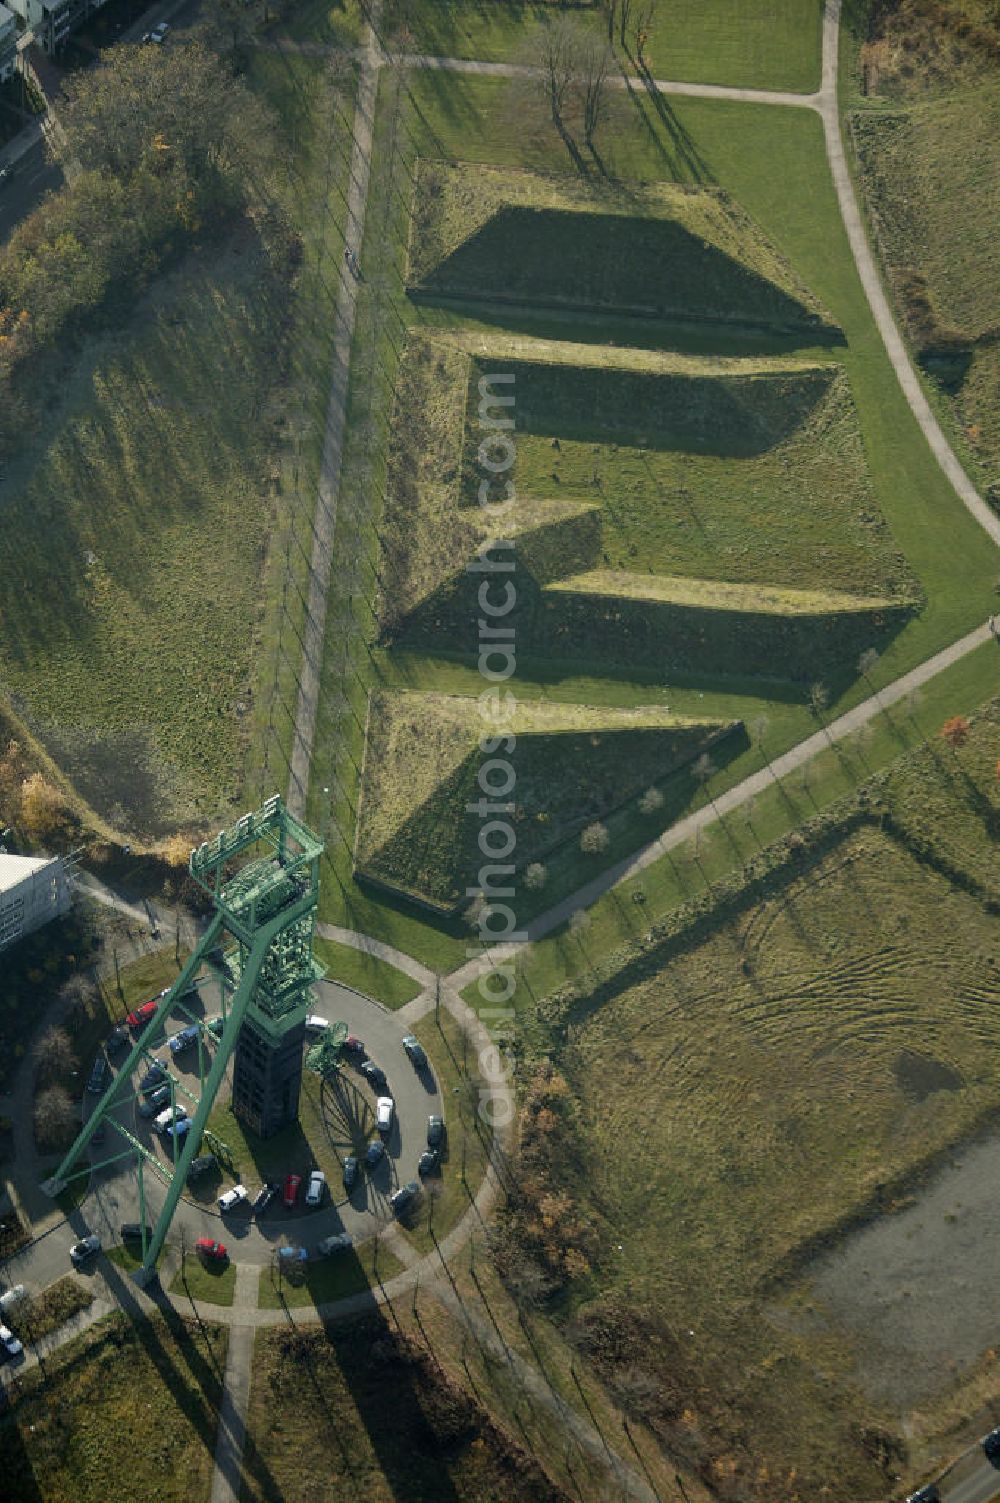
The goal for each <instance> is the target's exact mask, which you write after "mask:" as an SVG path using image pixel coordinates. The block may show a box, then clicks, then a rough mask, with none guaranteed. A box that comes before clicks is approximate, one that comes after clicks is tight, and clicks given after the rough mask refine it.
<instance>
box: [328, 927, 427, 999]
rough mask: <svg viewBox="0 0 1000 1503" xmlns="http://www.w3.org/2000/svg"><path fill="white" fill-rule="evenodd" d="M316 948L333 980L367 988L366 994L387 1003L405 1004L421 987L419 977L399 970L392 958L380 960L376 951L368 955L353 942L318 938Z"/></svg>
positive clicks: (355, 987)
mask: <svg viewBox="0 0 1000 1503" xmlns="http://www.w3.org/2000/svg"><path fill="white" fill-rule="evenodd" d="M313 951H314V953H315V954H316V956H317V957H318V959H320V960H321V961H322V962H323V964H324V965H325V966H326V967H327V977H328V979H329V980H331V981H342V982H343V983H344V985H345V986H351V987H353V988H354V990H355V991H358V992H363V993H364V995H365V996H366V997H374V998H375V1000H376V1001H377V1002H384V1003H385V1005H386V1007H392V1008H396V1007H403V1006H404V1005H405V1003H407V1002H409V1001H411V1000H412V999H413V998H414V997H415V996H417V994H418V993H419V991H420V983H419V981H414V979H413V977H412V976H407V974H406V972H405V971H398V970H397V969H396V967H395V966H394V965H389V963H388V961H385V960H379V958H378V956H376V955H367V954H366V953H365V952H364V951H363V950H355V949H353V948H352V947H351V946H350V945H340V944H336V943H335V942H334V941H333V940H330V939H317V940H316V941H315V943H314V945H313Z"/></svg>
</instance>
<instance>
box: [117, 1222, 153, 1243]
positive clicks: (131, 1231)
mask: <svg viewBox="0 0 1000 1503" xmlns="http://www.w3.org/2000/svg"><path fill="white" fill-rule="evenodd" d="M120 1230H121V1234H122V1241H123V1242H141V1241H142V1230H143V1228H142V1222H141V1221H123V1222H122V1224H121V1228H120ZM152 1235H153V1228H152V1227H151V1226H149V1225H148V1224H147V1226H146V1239H147V1241H148V1240H149V1238H150V1237H152Z"/></svg>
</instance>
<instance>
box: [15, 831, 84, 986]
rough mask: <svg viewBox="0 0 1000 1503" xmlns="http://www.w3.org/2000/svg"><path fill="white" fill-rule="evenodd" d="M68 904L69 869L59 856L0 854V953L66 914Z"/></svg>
mask: <svg viewBox="0 0 1000 1503" xmlns="http://www.w3.org/2000/svg"><path fill="white" fill-rule="evenodd" d="M72 901H73V886H72V879H71V873H70V868H69V866H68V865H67V863H66V862H65V861H64V860H63V859H62V857H61V856H54V857H48V856H7V855H3V854H0V952H2V951H3V950H5V949H6V948H7V947H8V946H9V945H13V944H16V942H17V941H18V940H19V939H20V938H21V937H22V936H23V935H25V934H30V933H32V931H33V930H35V929H40V928H41V927H42V925H43V924H47V923H48V922H49V920H50V919H54V918H60V917H61V916H62V915H63V914H64V913H68V912H69V909H70V905H71V903H72ZM0 971H2V962H0Z"/></svg>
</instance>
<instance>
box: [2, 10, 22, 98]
mask: <svg viewBox="0 0 1000 1503" xmlns="http://www.w3.org/2000/svg"><path fill="white" fill-rule="evenodd" d="M19 35H20V32H19V31H18V26H17V17H16V16H15V14H14V12H13V11H12V10H8V8H7V6H6V5H0V83H6V82H7V80H8V78H13V76H14V74H15V72H16V71H17V39H18V36H19Z"/></svg>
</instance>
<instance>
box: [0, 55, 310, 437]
mask: <svg viewBox="0 0 1000 1503" xmlns="http://www.w3.org/2000/svg"><path fill="white" fill-rule="evenodd" d="M67 88H68V93H69V102H68V104H67V106H66V108H65V111H64V112H63V115H62V122H63V124H64V126H65V129H66V133H67V137H68V141H69V147H68V154H69V155H70V156H71V157H72V158H74V159H75V162H76V164H77V166H78V168H80V169H82V170H79V171H77V172H75V173H72V174H70V175H69V181H68V182H67V184H66V186H65V187H63V188H62V189H61V190H60V191H59V192H58V193H54V194H50V195H49V196H48V197H47V198H46V199H45V200H44V201H43V202H42V204H41V205H40V206H39V208H38V209H36V210H35V212H34V213H33V214H32V215H30V217H29V218H28V219H27V220H26V221H25V222H24V223H23V224H22V225H20V226H19V227H18V228H17V229H16V230H15V231H14V233H13V235H12V236H11V238H10V240H9V242H8V244H7V246H6V247H5V249H4V251H3V253H2V255H0V453H2V452H3V450H4V449H7V450H10V449H11V448H13V447H14V445H15V444H16V443H17V442H18V441H19V439H20V438H22V437H23V436H24V433H25V431H26V429H27V428H28V427H29V426H30V424H31V422H32V421H33V419H34V418H35V416H36V415H37V414H38V411H39V408H40V406H41V405H42V403H43V395H42V383H43V381H44V378H45V377H46V376H47V375H50V374H52V372H53V370H54V369H57V368H58V365H57V362H56V357H57V355H65V353H66V345H67V342H69V341H71V340H73V339H74V338H76V337H78V336H80V335H81V334H83V333H85V332H89V331H91V330H93V329H94V328H95V327H98V326H100V325H101V324H102V323H107V322H109V321H110V322H114V320H115V319H116V317H120V315H121V312H122V309H123V308H124V307H127V306H128V304H129V303H130V302H131V300H132V299H134V297H135V295H136V293H137V292H138V291H139V290H140V289H141V288H142V287H143V286H144V285H146V284H147V283H148V282H149V280H150V279H151V278H152V277H153V276H154V275H155V274H156V272H157V271H158V270H159V269H160V268H161V267H163V266H164V265H166V264H167V263H168V262H169V260H170V259H171V258H172V257H173V256H175V255H176V254H177V253H178V252H179V251H181V250H182V249H183V248H184V247H185V246H186V245H188V244H190V243H191V242H192V240H193V239H194V238H195V237H196V236H198V235H200V234H203V233H207V232H209V231H211V229H212V228H213V227H214V226H216V225H219V224H221V223H224V222H226V221H227V220H230V219H231V218H232V217H233V215H234V214H238V213H243V212H245V213H248V214H250V215H251V217H252V218H253V219H254V221H255V224H256V227H257V229H258V231H259V232H260V233H261V234H262V237H263V238H264V239H265V241H266V242H267V243H268V246H269V249H270V250H271V251H272V253H273V254H276V255H277V254H284V255H286V256H287V254H288V252H289V249H290V244H289V242H290V237H289V236H288V233H287V231H286V230H285V228H284V226H283V224H282V222H281V220H280V217H279V218H276V216H275V215H274V213H273V211H272V210H271V209H270V208H269V207H268V206H267V205H265V204H264V203H262V202H260V201H258V200H255V199H253V198H252V197H251V196H250V194H251V192H252V188H251V186H250V185H252V184H254V183H255V182H259V181H260V178H261V174H262V171H263V169H264V167H265V166H266V163H267V160H268V157H269V150H270V148H269V146H268V142H269V141H270V139H271V132H270V130H269V128H268V118H267V116H266V113H265V112H264V111H263V110H262V108H261V107H260V105H259V104H258V103H257V102H256V101H255V100H254V99H253V97H252V96H251V95H250V94H249V92H248V91H247V90H246V89H245V88H244V87H243V86H242V84H240V83H238V82H237V81H236V80H234V79H232V78H230V77H229V76H228V75H227V74H226V73H225V71H224V70H223V68H222V67H221V65H220V64H219V62H218V61H217V59H215V58H214V57H213V56H212V55H211V54H210V53H208V52H207V51H205V50H204V49H203V48H201V47H198V46H189V47H185V48H177V49H167V50H162V49H158V48H153V47H143V48H115V49H114V52H113V53H112V54H110V55H109V61H108V62H107V63H105V64H104V65H103V66H101V67H100V68H97V69H94V70H91V71H89V72H87V73H85V74H81V75H80V77H79V78H78V79H77V80H75V81H74V82H72V83H70V84H69V85H68V86H67Z"/></svg>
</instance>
